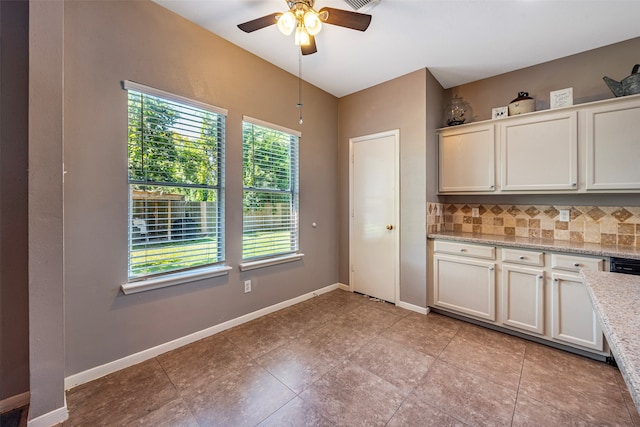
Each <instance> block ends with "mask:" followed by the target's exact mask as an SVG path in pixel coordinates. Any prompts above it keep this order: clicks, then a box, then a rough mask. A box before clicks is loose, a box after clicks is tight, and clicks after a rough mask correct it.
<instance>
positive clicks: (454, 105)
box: [444, 95, 473, 126]
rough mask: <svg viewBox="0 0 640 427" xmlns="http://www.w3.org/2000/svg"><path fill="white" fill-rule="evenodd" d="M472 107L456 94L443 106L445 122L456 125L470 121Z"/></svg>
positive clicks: (448, 124)
mask: <svg viewBox="0 0 640 427" xmlns="http://www.w3.org/2000/svg"><path fill="white" fill-rule="evenodd" d="M472 116H473V109H472V108H471V105H470V104H469V103H468V102H467V101H465V100H464V99H462V98H461V97H458V96H455V95H454V96H453V99H452V100H451V102H449V103H448V104H447V105H446V106H445V107H444V117H445V124H446V125H447V126H456V125H461V124H464V123H469V122H471V117H472Z"/></svg>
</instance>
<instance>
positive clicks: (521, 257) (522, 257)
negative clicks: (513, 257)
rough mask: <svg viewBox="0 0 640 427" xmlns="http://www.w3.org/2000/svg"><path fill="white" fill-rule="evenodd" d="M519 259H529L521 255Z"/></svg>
mask: <svg viewBox="0 0 640 427" xmlns="http://www.w3.org/2000/svg"><path fill="white" fill-rule="evenodd" d="M518 258H520V259H527V257H525V256H524V255H520V256H519V257H518Z"/></svg>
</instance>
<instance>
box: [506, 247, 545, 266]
mask: <svg viewBox="0 0 640 427" xmlns="http://www.w3.org/2000/svg"><path fill="white" fill-rule="evenodd" d="M502 261H503V262H513V263H516V264H525V265H535V266H539V267H542V266H543V265H544V252H536V251H525V250H520V249H502Z"/></svg>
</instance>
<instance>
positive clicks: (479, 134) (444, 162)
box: [438, 123, 495, 193]
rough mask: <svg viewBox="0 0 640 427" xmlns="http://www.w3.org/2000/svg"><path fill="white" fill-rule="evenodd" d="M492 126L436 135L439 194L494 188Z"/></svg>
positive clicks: (455, 129)
mask: <svg viewBox="0 0 640 427" xmlns="http://www.w3.org/2000/svg"><path fill="white" fill-rule="evenodd" d="M494 147H495V140H494V130H493V123H483V124H478V125H467V126H462V127H453V128H448V129H443V130H441V131H440V133H439V138H438V149H439V152H438V153H439V165H438V166H439V190H440V192H442V193H457V192H491V191H493V190H494V189H495V152H494Z"/></svg>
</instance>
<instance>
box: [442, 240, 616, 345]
mask: <svg viewBox="0 0 640 427" xmlns="http://www.w3.org/2000/svg"><path fill="white" fill-rule="evenodd" d="M429 247H430V256H431V259H432V266H433V269H432V273H433V274H432V276H431V278H430V281H429V305H430V306H433V307H435V308H440V309H443V310H446V311H450V312H452V313H456V314H460V315H463V316H469V317H472V318H475V319H478V320H481V321H483V322H487V323H492V324H494V325H498V326H502V327H504V328H507V329H512V330H514V331H518V332H521V333H525V334H528V335H531V336H535V337H538V338H541V339H544V340H547V341H551V342H556V343H559V344H563V345H567V346H571V347H575V348H578V349H581V350H583V351H589V352H593V353H599V354H601V355H603V354H605V352H604V351H605V342H604V337H603V333H602V327H601V325H600V322H599V319H598V317H597V315H596V313H595V312H594V310H593V308H592V305H591V301H590V299H589V295H588V294H587V290H586V287H585V285H584V283H583V282H582V279H581V278H580V269H592V270H603V269H604V267H605V266H606V262H605V260H604V259H602V258H600V257H590V256H583V255H575V254H569V253H562V254H559V253H545V252H542V251H535V250H529V249H515V248H508V247H495V246H487V245H476V244H467V243H458V242H451V241H438V240H435V241H430V246H429ZM498 279H499V280H498ZM497 290H499V292H497ZM496 292H497V293H496Z"/></svg>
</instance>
